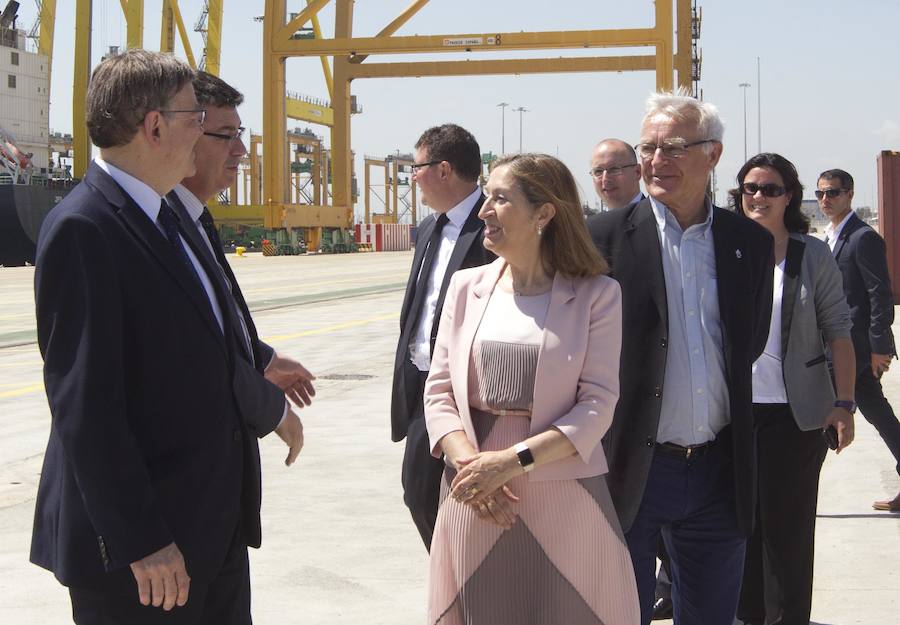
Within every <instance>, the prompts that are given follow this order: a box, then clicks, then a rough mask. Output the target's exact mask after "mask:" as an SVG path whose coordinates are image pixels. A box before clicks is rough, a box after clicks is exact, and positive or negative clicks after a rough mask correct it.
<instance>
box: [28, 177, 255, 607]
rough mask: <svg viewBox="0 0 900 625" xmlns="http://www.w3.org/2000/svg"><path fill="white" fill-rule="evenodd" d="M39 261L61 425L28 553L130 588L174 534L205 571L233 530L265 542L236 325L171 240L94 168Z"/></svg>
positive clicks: (58, 216)
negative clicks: (221, 319)
mask: <svg viewBox="0 0 900 625" xmlns="http://www.w3.org/2000/svg"><path fill="white" fill-rule="evenodd" d="M201 260H203V259H202V258H201ZM36 267H37V268H36V272H35V299H36V310H37V328H38V344H39V347H40V350H41V354H42V356H43V358H44V383H45V387H46V391H47V398H48V400H49V404H50V411H51V415H52V420H51V427H50V438H49V442H48V444H47V451H46V454H45V457H44V466H43V471H42V474H41V480H40V485H39V488H38V496H37V502H36V509H35V519H34V533H33V536H32V544H31V560H32V562H34V563H36V564H38V565H40V566H42V567H45V568H47V569H50V570H52V571H53V572H54V574H55V575H56V577H57V578H58V579H59V580H60V581H61V582H62V583H63V584H65V585H68V586H76V587H81V588H99V589H110V588H112V589H117V590H120V591H127V592H133V591H134V588H135V582H134V579H133V576H132V574H131V571H130V569H129V566H128V565H129V564H130V563H131V562H134V561H136V560H139V559H141V558H143V557H145V556H147V555H149V554H150V553H152V552H154V551H157V550H158V549H160V548H162V547H164V546H165V545H167V544H169V543H171V542H175V543H176V544H177V545H178V547H179V548H180V549H181V551H182V553H183V554H184V557H185V561H186V564H187V570H188V574H189V575H191V577H192V578H193V579H194V580H196V581H199V582H203V581H208V580H209V579H210V578H211V577H212V576H213V575H214V574H215V572H216V571H218V569H219V568H220V566H221V564H222V561H223V559H224V557H225V555H226V553H227V551H228V548H229V545H230V544H231V542H232V541H233V540H234V539H235V536H236V532H240V533H239V534H237V539H238V540H240V541H241V542H243V543H245V544H247V545H251V546H258V545H259V543H260V519H259V506H260V468H259V449H258V446H257V443H256V436H257V435H258V434H259V432H257V431H256V426H255V425H253V424H252V423H251V422H252V421H253V420H254V419H253V418H252V416H251V415H248V414H245V411H246V410H248V409H249V406H251V405H252V402H247V401H243V400H242V399H240V395H241V394H242V393H245V392H246V389H244V388H243V386H242V384H241V383H240V381H239V380H238V378H236V376H235V355H234V354H235V343H234V340H235V338H234V337H233V336H232V334H231V332H230V330H229V328H230V323H229V321H228V319H227V318H226V323H225V332H224V334H223V332H222V330H221V329H220V327H219V325H218V323H217V321H216V319H215V317H214V316H213V313H212V308H211V307H210V305H209V300H208V298H207V296H206V293H205V291H204V290H203V289H202V287H201V286H200V284H199V283H198V282H197V280H196V278H194V277H193V276H192V275H191V274H190V272H189V271H188V270H187V269H186V268H185V267H184V266H183V265H182V264H181V263H180V261H179V259H178V256H177V255H176V253H175V252H174V251H173V249H172V247H171V246H170V245H169V243H168V241H167V240H166V238H165V237H164V235H163V234H161V233H160V231H159V229H158V228H157V227H156V225H155V224H154V223H152V222H151V221H150V220H149V219H148V218H147V215H146V214H145V213H144V212H143V211H142V210H141V209H140V207H138V206H137V204H136V203H135V202H134V201H133V200H132V199H131V198H130V197H129V196H128V195H127V194H126V193H125V192H124V191H123V190H122V189H121V187H119V186H118V185H117V184H116V183H115V181H114V180H113V179H112V178H111V177H110V176H109V175H108V174H106V173H105V172H104V171H103V170H102V169H100V168H99V167H98V166H97V165H96V164H92V165H91V166H90V168H89V169H88V172H87V174H86V176H85V178H84V180H83V181H82V182H81V183H80V184H79V185H78V186H77V187H75V189H73V191H72V192H71V193H70V194H69V195H68V196H67V197H66V198H65V199H64V200H63V201H62V202H60V204H59V205H58V206H57V207H56V208H55V209H54V210H53V211H52V212H51V213H50V215H49V216H48V217H47V219H46V220H45V221H44V224H43V226H42V228H41V234H40V237H39V241H38V252H37V263H36ZM213 270H214V268H213V267H206V271H207V273H210V272H212V271H213ZM218 296H219V299H220V301H221V299H222V297H224V294H223V293H218ZM223 313H224V314H225V315H226V316H227V315H228V314H229V313H228V309H227V307H223Z"/></svg>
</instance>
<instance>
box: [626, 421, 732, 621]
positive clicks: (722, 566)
mask: <svg viewBox="0 0 900 625" xmlns="http://www.w3.org/2000/svg"><path fill="white" fill-rule="evenodd" d="M719 439H720V440H718V441H717V442H716V443H715V444H714V445H713V446H712V447H711V448H709V450H708V451H706V452H705V453H702V454H699V455H694V456H692V457H691V458H690V459H684V458H676V457H672V456H670V455H667V454H664V453H662V452H661V451H660V449H659V448H657V450H656V452H655V453H654V456H653V462H652V464H651V467H650V475H649V476H648V478H647V485H646V487H645V489H644V497H643V500H642V502H641V507H640V509H639V510H638V513H637V516H636V517H635V520H634V523H633V524H632V525H631V528H630V529H629V530H628V532H627V533H626V534H625V540H626V542H627V543H628V550H629V551H630V552H631V559H632V563H633V564H634V573H635V577H636V579H637V587H638V596H639V598H640V602H641V622H642V623H644V624H645V625H646V624H647V623H649V622H650V619H651V617H652V615H653V602H654V590H655V586H656V554H657V551H658V542H659V538H660V536H662V538H663V540H664V542H665V546H666V551H667V552H668V553H669V558H670V563H671V570H672V605H673V609H674V616H675V623H676V625H732V623H733V621H734V615H735V609H736V607H737V601H738V595H739V593H740V587H741V575H742V573H743V566H744V549H745V543H746V541H745V540H744V537H743V535H742V534H741V531H740V529H739V528H738V524H737V517H736V516H735V507H734V469H733V466H732V461H731V453H732V452H731V440H730V438H729V437H728V436H727V435H720V437H719Z"/></svg>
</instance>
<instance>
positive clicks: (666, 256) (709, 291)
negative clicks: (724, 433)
mask: <svg viewBox="0 0 900 625" xmlns="http://www.w3.org/2000/svg"><path fill="white" fill-rule="evenodd" d="M650 205H651V206H652V207H653V214H654V216H655V217H656V225H657V228H658V231H659V241H660V252H661V255H662V266H663V274H664V276H665V283H666V300H667V307H668V314H669V333H668V334H669V335H668V349H667V350H666V373H665V377H664V379H663V391H662V408H661V410H660V415H659V428H658V430H657V441H658V442H660V443H675V444H676V445H684V446H690V445H701V444H703V443H706V442H709V441H711V440H713V439H715V438H716V435H717V434H718V433H719V432H720V431H721V430H722V428H724V427H725V426H726V425H728V424H729V423H730V422H731V416H730V412H729V407H728V384H727V383H726V378H725V353H724V350H723V348H722V323H721V317H720V315H719V291H718V285H717V277H716V254H715V247H714V246H713V233H712V220H713V212H712V205H711V204H710V203H709V202H708V201H707V204H706V209H707V216H706V220H705V221H704V222H703V223H700V224H695V225H693V226H690V227H689V228H688V229H687V230H684V231H682V229H681V226H680V225H678V221H677V220H676V219H675V216H674V215H672V213H671V212H670V211H669V209H668V208H667V207H666V206H665V205H664V204H662V203H661V202H659V201H657V200H655V199H653V198H650Z"/></svg>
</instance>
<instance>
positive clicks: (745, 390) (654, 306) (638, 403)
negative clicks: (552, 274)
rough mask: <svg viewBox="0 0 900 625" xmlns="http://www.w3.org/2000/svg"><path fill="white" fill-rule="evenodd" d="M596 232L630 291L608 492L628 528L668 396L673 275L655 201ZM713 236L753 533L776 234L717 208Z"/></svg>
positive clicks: (735, 450)
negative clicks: (668, 283) (754, 382)
mask: <svg viewBox="0 0 900 625" xmlns="http://www.w3.org/2000/svg"><path fill="white" fill-rule="evenodd" d="M589 229H590V232H591V235H592V237H593V239H594V243H595V245H596V246H597V248H598V249H599V250H600V253H601V254H603V255H604V256H605V258H606V259H607V261H608V262H609V264H610V276H611V277H613V278H615V279H616V280H618V282H619V284H620V285H621V286H622V318H623V319H624V320H625V321H624V324H623V329H622V358H621V361H620V366H619V384H620V394H619V403H618V405H617V406H616V412H615V415H614V417H613V423H612V426H611V428H610V430H609V432H608V433H607V435H606V436H605V437H604V447H605V449H606V455H607V459H608V461H609V474H608V476H607V482H608V484H609V490H610V493H611V495H612V498H613V502H614V503H615V506H616V511H617V512H618V514H619V519H620V520H621V523H622V527H623V529H624V530H625V531H628V529H629V528H630V527H631V524H632V522H633V521H634V518H635V516H636V515H637V512H638V508H639V507H640V504H641V500H642V499H643V496H644V488H645V486H646V484H647V476H648V475H649V472H650V463H651V461H652V460H653V454H654V447H655V444H656V433H657V430H658V428H659V414H660V408H661V406H662V395H663V393H664V392H665V389H664V388H663V380H664V377H665V372H666V350H667V349H668V333H669V321H668V304H667V300H666V287H665V277H664V276H663V267H662V255H661V252H660V243H659V232H658V227H657V224H656V219H655V217H654V215H653V209H652V208H651V206H650V200H649V199H644V200H642V201H641V202H639V203H637V204H633V205H631V206H627V207H625V208H620V209H616V210H612V211H609V212H606V213H601V214H599V215H596V216H594V217H592V218H591V224H590V228H589ZM712 233H713V244H714V247H715V257H716V276H717V279H718V288H719V315H720V317H721V320H722V342H723V350H724V352H725V376H726V382H727V383H728V397H729V407H730V412H731V428H730V431H731V442H730V445H731V448H732V457H733V460H734V489H735V506H736V509H735V514H736V516H737V521H738V523H739V525H740V527H741V529H742V530H743V531H744V532H745V533H748V534H749V532H750V529H751V527H752V524H753V514H754V506H755V493H756V457H755V451H754V450H755V444H754V441H755V439H754V434H753V413H752V406H753V404H752V398H753V395H752V388H751V378H750V370H751V366H752V364H753V361H754V360H756V359H757V358H758V357H759V355H760V354H761V353H762V351H763V349H765V346H766V339H767V338H768V335H769V318H770V316H771V314H772V272H773V264H774V257H773V253H772V236H771V235H770V234H769V233H768V232H767V231H766V230H765V229H764V228H762V227H761V226H759V225H757V224H756V223H754V222H752V221H751V220H749V219H744V218H743V217H739V216H738V215H735V214H734V213H733V212H731V211H727V210H724V209H721V208H717V207H714V208H713V222H712ZM726 444H729V443H726Z"/></svg>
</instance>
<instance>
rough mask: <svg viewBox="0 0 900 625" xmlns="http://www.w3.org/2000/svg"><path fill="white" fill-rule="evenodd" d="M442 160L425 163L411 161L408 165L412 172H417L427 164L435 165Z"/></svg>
mask: <svg viewBox="0 0 900 625" xmlns="http://www.w3.org/2000/svg"><path fill="white" fill-rule="evenodd" d="M443 162H444V161H428V162H427V163H413V164H412V165H410V166H409V168H410V169H411V170H412V173H414V174H415V173H417V172H418V171H419V170H420V169H422V168H423V167H428V166H429V165H437V164H438V163H443Z"/></svg>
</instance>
